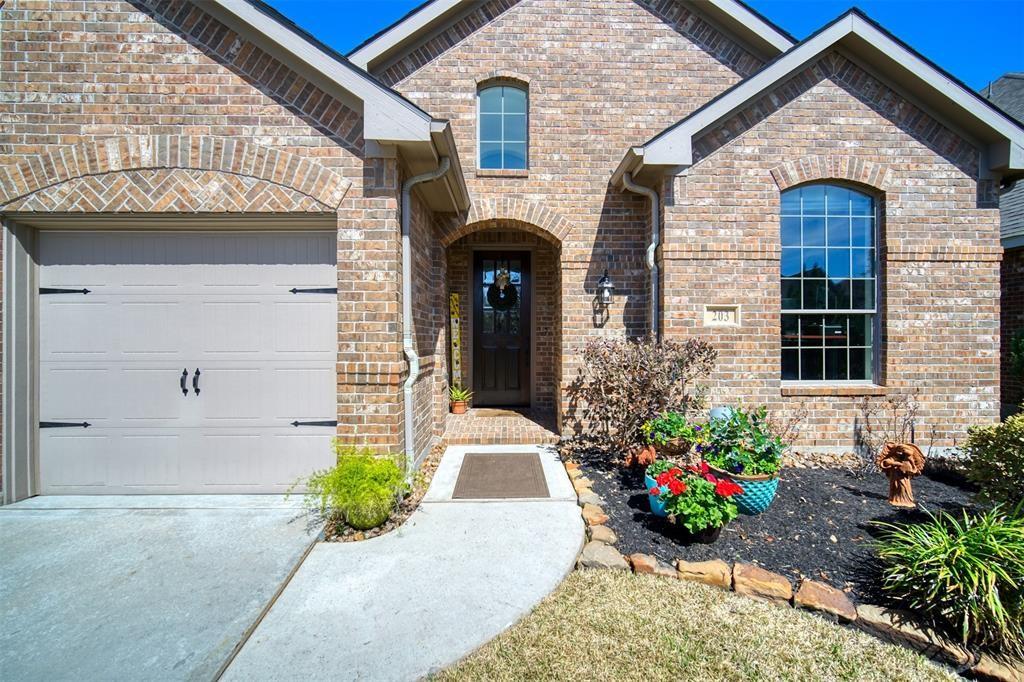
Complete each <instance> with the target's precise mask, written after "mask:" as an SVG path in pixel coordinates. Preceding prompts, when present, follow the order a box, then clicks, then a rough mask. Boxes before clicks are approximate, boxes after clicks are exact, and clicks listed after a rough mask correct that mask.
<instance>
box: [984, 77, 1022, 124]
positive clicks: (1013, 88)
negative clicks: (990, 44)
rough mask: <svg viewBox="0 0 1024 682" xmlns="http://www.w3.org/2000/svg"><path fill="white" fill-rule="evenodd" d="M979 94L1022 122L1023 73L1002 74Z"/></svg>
mask: <svg viewBox="0 0 1024 682" xmlns="http://www.w3.org/2000/svg"><path fill="white" fill-rule="evenodd" d="M981 94H982V96H983V97H984V98H985V99H987V100H988V101H990V102H992V103H993V104H995V105H996V106H998V107H999V108H1000V109H1002V110H1003V111H1005V112H1006V113H1008V114H1009V115H1010V116H1013V117H1014V118H1015V119H1017V120H1018V121H1022V122H1024V72H1010V73H1004V74H1003V75H1002V76H1000V77H999V78H997V79H995V80H994V81H992V82H991V83H989V84H988V85H986V86H985V87H984V88H982V91H981Z"/></svg>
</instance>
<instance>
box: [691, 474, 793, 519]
mask: <svg viewBox="0 0 1024 682" xmlns="http://www.w3.org/2000/svg"><path fill="white" fill-rule="evenodd" d="M708 466H709V467H710V468H711V471H712V472H713V473H714V474H715V476H717V477H718V478H726V479H729V480H730V481H732V482H734V483H736V484H737V485H739V486H740V487H741V488H743V492H742V493H739V494H738V495H733V497H732V499H733V502H735V503H736V506H737V507H738V508H739V510H740V514H746V515H747V516H757V515H758V514H760V513H761V512H763V511H764V510H765V509H767V508H768V507H769V506H770V505H771V503H772V500H774V499H775V493H776V492H778V490H779V475H778V474H766V475H763V476H741V475H739V474H731V473H729V472H728V471H723V470H721V469H719V468H718V467H714V466H711V465H710V464H709V465H708Z"/></svg>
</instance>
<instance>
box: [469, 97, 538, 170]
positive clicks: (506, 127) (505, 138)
mask: <svg viewBox="0 0 1024 682" xmlns="http://www.w3.org/2000/svg"><path fill="white" fill-rule="evenodd" d="M477 100H478V109H479V116H478V118H479V120H478V122H477V130H478V148H479V158H478V159H477V168H481V169H491V170H526V168H527V165H526V164H527V160H528V158H527V157H528V152H527V146H528V142H527V141H528V139H529V136H528V133H527V131H528V130H529V125H528V121H529V113H528V107H527V102H528V98H527V95H526V90H525V89H524V88H522V87H520V86H517V85H508V84H501V85H491V86H488V87H485V88H482V89H481V90H480V92H479V94H478V96H477Z"/></svg>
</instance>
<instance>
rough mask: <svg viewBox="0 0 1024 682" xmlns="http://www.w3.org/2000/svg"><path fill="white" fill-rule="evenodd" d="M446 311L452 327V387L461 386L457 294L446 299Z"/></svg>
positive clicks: (459, 309)
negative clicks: (449, 316)
mask: <svg viewBox="0 0 1024 682" xmlns="http://www.w3.org/2000/svg"><path fill="white" fill-rule="evenodd" d="M448 311H449V314H450V315H451V327H452V386H462V308H461V307H460V306H459V295H458V294H456V293H452V294H451V295H450V296H449V297H448Z"/></svg>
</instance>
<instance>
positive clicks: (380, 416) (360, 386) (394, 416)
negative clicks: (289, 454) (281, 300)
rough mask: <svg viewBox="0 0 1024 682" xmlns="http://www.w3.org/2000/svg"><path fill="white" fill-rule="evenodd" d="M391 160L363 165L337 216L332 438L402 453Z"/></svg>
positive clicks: (395, 179) (397, 229) (397, 238)
mask: <svg viewBox="0 0 1024 682" xmlns="http://www.w3.org/2000/svg"><path fill="white" fill-rule="evenodd" d="M399 182H400V180H399V173H398V170H397V167H396V161H395V159H367V161H366V167H365V170H364V173H363V182H362V187H361V188H359V190H358V191H357V190H356V188H353V189H352V191H351V193H350V198H349V199H348V200H346V201H345V202H344V203H343V204H342V207H341V209H340V210H339V211H338V436H339V437H340V438H341V439H342V440H343V441H347V442H351V443H354V444H358V445H369V446H371V447H374V448H376V449H380V450H390V451H393V452H401V451H402V448H403V443H402V433H403V428H404V420H403V412H402V382H403V381H404V379H405V371H406V366H405V361H404V356H403V354H402V329H401V326H402V325H401V315H402V311H401V305H400V298H401V224H400V223H399V220H398V203H399V193H400V191H401V188H400V186H399Z"/></svg>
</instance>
